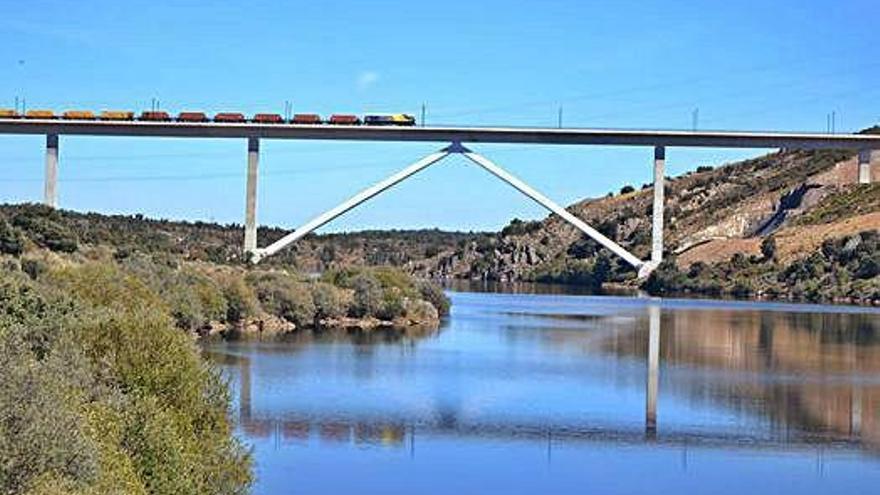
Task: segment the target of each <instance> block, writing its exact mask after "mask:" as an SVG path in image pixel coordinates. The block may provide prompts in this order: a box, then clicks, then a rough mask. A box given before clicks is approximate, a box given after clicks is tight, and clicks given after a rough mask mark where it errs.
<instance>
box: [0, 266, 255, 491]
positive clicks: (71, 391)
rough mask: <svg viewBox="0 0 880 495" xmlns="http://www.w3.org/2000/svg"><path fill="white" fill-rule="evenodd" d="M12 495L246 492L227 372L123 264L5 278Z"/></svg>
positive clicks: (4, 399) (245, 459)
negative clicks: (223, 372) (210, 361)
mask: <svg viewBox="0 0 880 495" xmlns="http://www.w3.org/2000/svg"><path fill="white" fill-rule="evenodd" d="M0 308H3V310H2V312H0V367H2V368H3V370H4V380H2V381H0V417H2V418H3V421H0V493H59V494H61V493H65V494H67V493H83V494H85V493H131V494H146V493H155V494H177V493H207V494H227V493H231V494H244V493H246V492H247V490H248V487H249V485H250V482H251V479H252V477H251V473H250V455H249V454H248V453H247V451H246V450H245V449H244V448H243V447H242V445H241V444H240V443H239V442H238V441H237V440H236V439H235V437H234V436H233V434H232V427H231V424H230V423H229V420H228V413H229V410H228V407H229V397H228V394H227V391H226V388H225V386H224V382H223V380H222V379H221V377H220V376H219V374H218V373H217V372H216V371H215V370H214V369H213V368H211V367H209V366H208V365H207V364H206V362H204V361H203V360H202V359H201V357H200V356H199V352H198V350H197V349H196V347H195V346H194V345H193V342H192V341H191V339H190V338H189V337H188V336H187V335H186V334H185V333H183V332H180V331H179V330H178V329H176V328H174V326H173V325H172V318H171V317H170V315H169V314H168V310H167V305H166V304H165V302H164V301H163V300H162V298H161V297H160V296H159V295H158V294H156V293H155V292H153V291H152V290H151V289H150V287H148V286H147V285H146V284H145V283H143V282H142V281H140V280H139V279H138V278H137V277H135V276H133V275H132V274H130V273H127V272H126V271H124V270H121V269H119V268H118V267H115V266H113V265H109V264H102V263H90V264H87V265H83V266H78V267H69V268H64V269H61V270H52V271H50V272H48V273H47V274H46V275H45V276H43V277H40V278H39V279H38V280H37V281H32V280H30V279H28V278H26V277H24V276H22V275H20V274H14V273H3V274H2V279H0Z"/></svg>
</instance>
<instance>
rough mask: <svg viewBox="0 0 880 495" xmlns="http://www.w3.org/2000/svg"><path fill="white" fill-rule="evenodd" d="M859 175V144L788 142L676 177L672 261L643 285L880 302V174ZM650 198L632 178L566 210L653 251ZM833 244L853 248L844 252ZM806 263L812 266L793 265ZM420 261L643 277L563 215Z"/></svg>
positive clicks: (421, 269)
mask: <svg viewBox="0 0 880 495" xmlns="http://www.w3.org/2000/svg"><path fill="white" fill-rule="evenodd" d="M878 131H880V129H878V128H877V127H874V128H872V129H868V130H866V131H864V132H872V133H877V132H878ZM874 167H875V169H876V167H877V166H876V164H875V165H874ZM878 176H880V174H878V173H877V172H876V171H875V180H876V178H878ZM856 182H857V163H856V157H855V153H853V152H848V151H839V150H819V151H779V152H776V153H771V154H768V155H765V156H761V157H758V158H754V159H750V160H745V161H742V162H737V163H730V164H727V165H724V166H721V167H718V168H711V167H699V168H698V169H697V170H696V171H695V172H691V173H687V174H685V175H683V176H680V177H675V178H668V180H667V185H666V191H665V192H666V210H665V213H666V232H665V237H666V246H665V248H666V253H665V255H666V257H667V259H668V260H669V261H668V262H667V263H666V264H665V265H664V266H663V269H662V270H659V271H658V272H657V274H656V276H654V277H652V278H651V280H650V281H647V282H645V283H643V284H642V285H641V287H642V288H643V289H646V290H648V291H650V292H652V293H655V294H669V293H697V294H705V295H714V296H717V295H735V296H743V297H754V296H757V297H778V298H787V299H795V300H811V301H852V302H871V301H877V300H878V299H880V280H878V273H877V270H876V269H875V267H876V266H880V259H878V256H880V251H878V250H877V246H876V243H875V240H874V239H875V238H876V233H877V231H878V229H880V184H878V183H874V184H867V185H859V184H856ZM651 200H652V191H651V184H644V185H643V186H642V187H641V190H636V188H634V187H632V186H624V187H623V188H622V189H621V194H617V195H613V194H609V195H608V196H606V197H603V198H594V199H587V200H584V201H581V202H578V203H576V204H574V205H571V206H570V207H569V208H568V209H569V211H571V212H572V213H574V214H575V215H577V216H579V217H580V218H582V219H584V220H585V221H587V222H588V223H589V224H591V225H593V226H594V227H595V228H597V230H599V231H600V232H602V233H603V234H605V235H606V236H608V237H610V238H612V239H614V240H615V241H616V242H618V243H620V244H621V245H623V246H625V247H626V248H628V249H630V250H631V251H632V252H634V253H635V254H636V255H638V256H640V257H642V258H643V259H645V258H647V257H648V255H649V250H650V241H651V237H650V236H651V210H652V204H651V203H652V201H651ZM771 245H773V246H774V249H772V251H773V252H772V254H771V255H769V256H768V255H766V254H767V253H765V251H769V250H771V248H770V246H771ZM857 245H858V246H861V247H859V248H858V249H856V250H855V251H852V249H849V248H853V246H857ZM762 246H764V248H763V249H762ZM833 246H841V248H840V249H842V250H843V251H846V253H849V254H845V255H843V257H840V256H838V254H840V253H838V252H837V251H838V250H837V249H836V248H834V247H833ZM847 246H849V248H847ZM851 251H852V252H851ZM850 254H852V256H854V257H855V258H852V256H850ZM851 258H852V259H851ZM804 260H812V261H810V262H805V261H804ZM803 263H812V264H813V265H815V270H808V272H807V273H801V275H799V276H795V275H792V274H793V273H800V272H799V268H798V267H802V265H803ZM692 267H694V268H693V269H692ZM413 268H414V270H413V271H415V272H417V273H423V274H425V275H427V276H431V277H438V278H471V279H484V280H498V281H536V282H555V283H569V284H580V285H587V286H590V287H592V288H593V289H595V290H597V291H599V290H601V289H602V287H603V286H607V285H608V284H609V283H612V284H623V285H627V286H630V287H633V288H635V287H637V286H638V285H639V282H638V281H637V280H636V279H635V273H634V272H633V271H632V270H631V269H630V268H629V267H627V266H624V265H623V264H622V263H621V262H620V261H618V260H617V259H615V258H613V257H612V256H611V255H609V254H608V253H607V252H606V251H604V250H602V249H600V248H599V246H598V244H597V243H595V242H594V241H592V240H590V239H588V238H585V237H584V236H582V235H581V234H580V232H578V231H577V230H575V229H574V228H573V227H571V226H569V225H568V224H566V223H565V222H564V221H562V220H561V219H559V218H557V217H555V216H551V217H548V218H546V219H544V220H542V221H535V222H523V221H520V220H516V219H515V220H513V221H512V222H511V223H510V224H509V225H508V226H507V227H505V228H504V229H503V230H502V231H501V232H500V233H498V234H497V235H495V236H493V237H486V238H482V239H478V240H474V241H472V242H469V243H467V244H466V245H465V246H463V247H460V248H458V249H455V250H452V251H449V252H444V253H442V254H440V255H438V256H436V257H433V258H432V259H429V260H425V261H424V262H422V263H419V264H417V265H416V266H414V267H413ZM759 274H760V276H758V275H759Z"/></svg>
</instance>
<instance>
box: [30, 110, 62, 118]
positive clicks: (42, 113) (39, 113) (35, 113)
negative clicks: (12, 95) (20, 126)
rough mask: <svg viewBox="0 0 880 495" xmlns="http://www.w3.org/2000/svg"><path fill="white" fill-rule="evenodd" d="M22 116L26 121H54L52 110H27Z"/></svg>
mask: <svg viewBox="0 0 880 495" xmlns="http://www.w3.org/2000/svg"><path fill="white" fill-rule="evenodd" d="M24 116H25V118H27V119H54V118H55V113H54V112H52V110H28V111H27V113H26V114H24Z"/></svg>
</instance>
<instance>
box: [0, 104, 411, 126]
mask: <svg viewBox="0 0 880 495" xmlns="http://www.w3.org/2000/svg"><path fill="white" fill-rule="evenodd" d="M0 119H42V120H45V119H62V120H102V121H142V122H197V123H198V122H219V123H234V124H244V123H248V122H252V123H255V124H298V125H369V126H414V125H416V119H415V117H413V116H412V115H408V114H405V113H396V114H391V115H364V117H363V118H361V117H359V116H357V115H349V114H333V115H331V116H330V117H329V118H327V119H324V118H322V117H321V116H320V115H318V114H314V113H297V114H294V115H293V117H292V118H291V119H289V120H288V119H285V118H284V117H282V116H281V115H279V114H277V113H258V114H255V115H254V116H252V117H251V118H247V117H246V116H245V115H244V114H242V113H239V112H220V113H217V114H215V115H214V116H213V117H209V116H208V115H207V114H206V113H204V112H180V113H179V114H177V116H173V115H171V114H169V113H168V112H165V111H161V110H148V111H144V112H141V114H140V115H135V113H134V112H131V111H128V110H105V111H103V112H101V113H99V114H95V113H94V112H91V111H89V110H67V111H65V112H63V113H61V114H56V113H55V112H53V111H52V110H28V111H27V112H25V113H23V114H21V113H19V112H18V111H16V110H12V109H8V108H0Z"/></svg>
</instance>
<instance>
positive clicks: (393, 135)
mask: <svg viewBox="0 0 880 495" xmlns="http://www.w3.org/2000/svg"><path fill="white" fill-rule="evenodd" d="M0 134H19V135H22V134H24V135H27V134H30V135H45V136H46V160H45V185H44V201H45V203H46V204H47V205H49V206H52V207H55V206H57V176H58V156H59V155H58V150H59V141H60V140H59V136H62V135H64V136H123V137H175V138H226V139H246V140H247V185H246V190H245V196H246V198H245V235H244V251H245V252H246V253H247V254H248V255H249V256H250V259H251V260H252V261H253V262H255V263H256V262H259V261H260V260H261V259H263V258H265V257H266V256H271V255H272V254H275V253H277V252H278V251H280V250H282V249H284V248H286V247H287V246H289V245H290V244H292V243H294V242H296V241H297V240H299V239H300V238H302V237H304V236H305V235H307V234H309V233H311V232H313V231H315V230H316V229H318V228H320V227H321V226H323V225H325V224H327V223H329V222H331V221H332V220H334V219H335V218H337V217H339V216H340V215H342V214H344V213H346V212H348V211H349V210H351V209H353V208H355V207H357V206H358V205H360V204H361V203H363V202H365V201H367V200H369V199H370V198H372V197H374V196H376V195H378V194H381V193H382V192H383V191H385V190H387V189H389V188H390V187H392V186H394V185H396V184H398V183H400V182H402V181H403V180H405V179H407V178H409V177H411V176H412V175H415V174H416V173H418V172H420V171H422V170H424V169H426V168H428V167H429V166H431V165H433V164H435V163H437V162H439V161H441V160H443V159H444V158H446V157H447V156H449V155H450V154H461V155H462V156H464V157H465V158H467V159H468V160H470V161H471V162H472V163H474V164H475V165H477V166H479V167H480V168H482V169H484V170H486V171H487V172H489V173H491V174H492V175H494V176H495V177H497V178H498V179H500V180H502V181H504V182H506V183H507V184H509V185H510V186H512V187H514V188H515V189H517V190H518V191H519V192H521V193H523V194H524V195H526V196H528V197H529V198H531V199H532V200H533V201H535V202H537V203H538V204H540V205H541V206H542V207H544V208H546V209H547V210H548V211H550V212H551V213H555V214H557V215H559V216H560V217H562V218H563V219H564V220H565V221H567V222H568V223H570V224H571V225H573V226H574V227H575V228H577V229H578V230H580V231H581V232H583V233H584V234H585V235H587V236H589V237H591V238H592V239H594V240H595V241H596V242H598V243H599V244H601V245H602V246H604V247H605V248H607V249H609V250H610V251H612V252H613V253H615V254H616V255H617V256H619V257H621V258H623V259H624V260H625V261H626V262H627V263H629V264H630V265H632V266H633V268H635V269H636V270H638V272H639V276H641V277H644V276H647V275H648V274H649V273H650V272H651V271H652V270H653V269H654V268H656V267H657V265H659V264H660V262H661V261H662V259H663V205H664V197H663V190H664V189H663V186H664V182H665V162H666V148H667V147H703V148H753V149H766V148H780V149H804V150H810V149H850V150H854V151H857V152H858V157H859V158H858V162H859V164H858V170H859V182H860V183H868V182H871V166H870V164H871V159H872V153H874V150H877V149H880V136H876V135H866V134H817V133H792V132H732V131H674V130H644V129H586V128H544V127H384V126H364V125H356V126H355V125H350V126H349V125H303V124H260V123H217V122H204V123H202V122H198V123H197V122H144V121H95V120H56V119H45V120H43V119H0ZM261 139H300V140H346V141H393V142H439V143H451V144H449V145H448V146H446V147H444V148H442V149H440V150H438V151H436V152H434V153H432V154H430V155H428V156H426V157H424V158H422V159H420V160H418V161H417V162H415V163H413V164H411V165H409V166H408V167H406V168H404V169H402V170H401V171H399V172H397V173H395V174H393V175H391V176H390V177H388V178H386V179H384V180H382V181H381V182H379V183H377V184H375V185H373V186H371V187H369V188H367V189H364V190H363V191H361V192H360V193H358V194H356V195H355V196H352V197H351V198H350V199H348V200H347V201H345V202H343V203H342V204H340V205H339V206H336V207H335V208H332V209H331V210H328V211H327V212H325V213H323V214H321V215H319V216H317V217H315V218H314V219H312V220H311V221H309V222H307V223H306V224H304V225H303V226H301V227H300V228H298V229H296V230H294V231H293V232H291V233H290V234H288V235H287V236H285V237H283V238H281V239H280V240H278V241H276V242H274V243H272V244H270V245H269V246H266V247H263V248H260V247H258V245H257V182H258V177H259V172H258V169H259V154H260V146H259V143H260V140H261ZM473 143H506V144H524V145H525V144H542V145H548V144H549V145H603V146H648V147H653V148H654V161H653V172H654V174H653V175H654V181H653V184H654V187H653V190H654V201H653V218H652V220H653V224H652V248H651V258H650V259H649V260H641V259H640V258H638V257H636V256H635V255H634V254H632V253H630V252H629V251H628V250H627V249H626V248H624V247H622V246H620V245H619V244H617V243H616V242H614V241H613V240H611V239H609V238H607V237H605V236H604V235H602V234H601V233H600V232H598V231H597V230H595V229H594V228H592V227H591V226H589V225H588V224H587V223H586V222H584V221H583V220H581V219H579V218H577V217H576V216H574V215H572V214H571V213H569V212H568V211H567V210H566V209H565V208H564V207H563V206H561V205H559V204H557V203H556V202H554V201H553V200H551V199H550V198H548V197H547V196H544V195H543V194H541V193H540V192H539V191H537V190H535V189H533V188H532V187H531V186H529V185H528V184H526V183H525V182H523V181H522V180H520V179H518V178H517V177H515V176H513V175H511V174H510V173H508V172H507V171H505V170H504V169H503V168H501V167H500V166H498V165H497V164H495V163H494V162H492V161H491V160H489V159H488V158H486V157H485V156H483V155H481V154H478V153H476V152H474V151H472V150H471V149H469V148H467V147H466V146H465V144H473Z"/></svg>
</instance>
